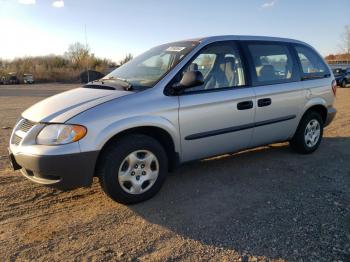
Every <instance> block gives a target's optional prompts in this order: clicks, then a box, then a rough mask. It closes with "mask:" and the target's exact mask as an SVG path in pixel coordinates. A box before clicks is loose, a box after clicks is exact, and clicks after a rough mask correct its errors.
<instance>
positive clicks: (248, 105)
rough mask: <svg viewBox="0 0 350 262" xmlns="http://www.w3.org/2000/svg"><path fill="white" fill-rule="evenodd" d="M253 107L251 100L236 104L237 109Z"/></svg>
mask: <svg viewBox="0 0 350 262" xmlns="http://www.w3.org/2000/svg"><path fill="white" fill-rule="evenodd" d="M250 108H253V101H243V102H239V103H238V104H237V109H238V110H247V109H250Z"/></svg>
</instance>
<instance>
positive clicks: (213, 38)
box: [186, 35, 306, 44]
mask: <svg viewBox="0 0 350 262" xmlns="http://www.w3.org/2000/svg"><path fill="white" fill-rule="evenodd" d="M224 40H250V41H276V42H277V41H278V42H288V43H299V44H306V43H304V42H302V41H299V40H296V39H290V38H283V37H272V36H254V35H217V36H207V37H199V38H193V39H187V40H186V41H198V42H215V41H224Z"/></svg>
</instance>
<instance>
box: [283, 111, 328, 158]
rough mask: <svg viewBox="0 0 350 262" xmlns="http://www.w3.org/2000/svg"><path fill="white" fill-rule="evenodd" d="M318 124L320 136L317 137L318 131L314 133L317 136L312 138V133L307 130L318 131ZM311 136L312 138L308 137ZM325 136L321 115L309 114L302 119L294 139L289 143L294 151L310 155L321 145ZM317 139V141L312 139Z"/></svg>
mask: <svg viewBox="0 0 350 262" xmlns="http://www.w3.org/2000/svg"><path fill="white" fill-rule="evenodd" d="M317 124H318V126H319V135H318V138H317V140H316V137H317V133H318V132H317V131H314V135H315V136H311V134H312V131H310V132H311V133H310V132H308V131H307V128H309V129H310V127H311V128H312V127H315V130H317V128H316V127H317ZM309 129H308V130H309ZM307 134H309V135H310V136H307ZM322 136H323V120H322V117H321V115H320V114H319V113H317V112H315V111H309V112H307V113H306V114H305V115H304V116H303V117H302V119H301V121H300V123H299V126H298V129H297V131H296V132H295V134H294V137H293V139H292V140H291V141H290V142H289V143H290V145H291V147H292V148H293V150H295V151H296V152H298V153H301V154H310V153H312V152H314V151H315V150H316V149H317V148H318V147H319V145H320V143H321V141H322ZM312 138H315V139H312Z"/></svg>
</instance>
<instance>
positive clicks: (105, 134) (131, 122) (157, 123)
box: [81, 115, 180, 152]
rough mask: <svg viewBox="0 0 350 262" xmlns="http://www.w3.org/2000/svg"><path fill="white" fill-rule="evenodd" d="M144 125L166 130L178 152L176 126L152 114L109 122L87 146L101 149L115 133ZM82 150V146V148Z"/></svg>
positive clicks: (178, 140)
mask: <svg viewBox="0 0 350 262" xmlns="http://www.w3.org/2000/svg"><path fill="white" fill-rule="evenodd" d="M146 126H147V127H158V128H161V129H163V130H164V131H166V132H167V133H168V134H169V135H170V136H171V138H172V140H173V142H174V146H175V151H176V152H180V137H179V135H178V133H179V132H178V129H177V127H176V126H175V125H173V124H172V123H171V122H170V121H169V120H168V119H166V118H163V117H160V116H152V115H149V116H144V115H143V116H134V117H128V118H124V119H121V120H118V121H115V122H113V123H110V124H109V125H107V126H105V127H104V128H103V129H101V130H100V132H98V134H97V135H96V136H95V137H94V139H93V144H91V141H90V143H89V144H90V145H89V147H92V148H95V150H101V149H102V148H103V146H104V145H105V144H106V143H107V141H108V140H110V139H111V138H112V137H114V136H115V135H117V134H119V133H121V132H123V131H126V130H128V129H132V128H137V127H146ZM81 147H83V144H81ZM82 151H84V148H82Z"/></svg>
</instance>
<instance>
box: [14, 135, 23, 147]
mask: <svg viewBox="0 0 350 262" xmlns="http://www.w3.org/2000/svg"><path fill="white" fill-rule="evenodd" d="M21 140H22V138H20V137H19V136H17V135H14V136H13V139H12V143H13V144H14V145H16V146H18V145H19V143H20V142H21Z"/></svg>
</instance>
